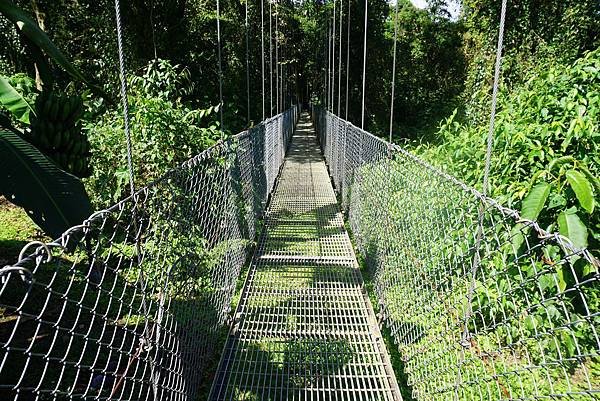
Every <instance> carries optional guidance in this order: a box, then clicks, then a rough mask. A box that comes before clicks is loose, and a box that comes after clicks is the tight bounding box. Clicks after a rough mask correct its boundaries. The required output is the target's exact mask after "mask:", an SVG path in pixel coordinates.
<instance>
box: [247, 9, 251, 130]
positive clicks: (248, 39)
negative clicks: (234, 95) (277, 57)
mask: <svg viewBox="0 0 600 401" xmlns="http://www.w3.org/2000/svg"><path fill="white" fill-rule="evenodd" d="M248 1H249V0H246V100H247V102H246V109H247V121H246V124H247V125H248V126H250V58H249V53H250V35H249V32H248V30H249V26H248Z"/></svg>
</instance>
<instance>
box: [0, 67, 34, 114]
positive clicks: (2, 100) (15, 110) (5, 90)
mask: <svg viewBox="0 0 600 401" xmlns="http://www.w3.org/2000/svg"><path fill="white" fill-rule="evenodd" d="M10 81H11V80H10V79H9V78H6V77H3V76H1V75H0V105H1V106H3V107H5V108H6V109H7V110H8V111H9V112H10V113H12V115H13V116H14V117H15V118H16V119H17V120H18V121H20V122H22V123H25V124H29V115H30V114H35V113H34V111H33V109H32V107H31V104H30V103H29V102H28V101H27V99H26V97H25V96H24V95H22V94H21V92H20V91H19V90H17V89H16V88H15V87H14V86H13V85H12V84H11V82H10ZM21 82H22V83H26V82H24V81H21Z"/></svg>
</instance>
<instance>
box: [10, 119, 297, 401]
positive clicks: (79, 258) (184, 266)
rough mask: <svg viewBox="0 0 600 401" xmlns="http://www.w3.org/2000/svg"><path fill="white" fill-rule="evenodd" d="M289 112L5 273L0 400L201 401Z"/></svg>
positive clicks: (29, 252)
mask: <svg viewBox="0 0 600 401" xmlns="http://www.w3.org/2000/svg"><path fill="white" fill-rule="evenodd" d="M297 116H298V111H297V110H296V109H295V108H293V109H290V110H288V111H286V112H285V113H282V114H280V115H277V116H275V117H273V118H271V119H269V120H266V121H265V122H264V123H262V124H260V125H258V126H256V127H254V128H252V129H250V130H248V131H245V132H243V133H241V134H238V135H235V136H233V137H231V138H230V139H228V140H226V141H225V142H220V143H218V144H217V145H215V146H214V147H212V148H210V149H208V150H206V151H205V152H203V153H201V154H200V155H198V156H196V157H194V158H192V159H191V160H189V161H187V162H186V163H184V164H183V165H181V166H179V167H177V168H175V169H173V170H172V171H170V172H168V173H167V174H165V175H164V176H163V177H162V178H160V179H159V180H157V181H156V182H153V183H151V184H150V185H148V186H147V187H144V188H142V189H140V190H138V191H137V193H136V194H135V196H133V197H129V198H127V199H124V200H123V201H121V202H119V203H118V204H116V205H114V206H113V207H111V208H109V209H106V210H102V211H99V212H97V213H95V214H93V215H92V216H90V217H89V218H88V219H87V220H86V221H84V222H82V224H81V225H79V226H76V227H73V228H71V229H69V230H68V231H67V232H65V233H64V234H63V235H62V236H61V237H60V238H58V239H57V240H56V241H54V242H52V243H47V244H44V243H37V242H34V243H31V244H29V245H28V246H27V247H26V248H25V249H23V251H22V252H21V254H22V255H21V256H20V257H19V259H20V260H19V261H18V262H17V263H15V264H14V265H12V266H6V267H4V268H2V270H1V275H0V278H1V282H0V285H1V286H0V311H1V313H2V318H1V322H0V344H1V345H2V353H1V354H0V394H1V396H2V397H1V398H2V399H14V400H34V399H36V400H46V399H60V400H63V399H65V400H67V399H68V400H74V399H76V400H79V399H111V400H149V399H155V400H195V399H197V396H198V388H199V385H200V383H201V382H202V381H206V380H207V377H206V374H207V372H206V371H205V367H206V363H207V362H208V361H209V360H210V359H211V358H215V355H214V352H215V350H217V348H219V347H220V344H219V342H220V341H221V340H222V339H223V336H224V334H225V332H224V331H223V328H224V326H225V325H226V324H227V323H228V319H229V316H230V305H231V300H232V296H233V295H234V293H235V291H236V285H237V283H238V278H239V274H240V270H241V268H242V267H243V265H244V263H245V262H246V260H247V259H248V256H249V251H250V250H251V248H252V246H251V245H252V244H253V241H254V239H255V236H256V233H257V225H258V224H259V219H260V218H261V215H262V212H263V211H264V208H265V205H266V202H267V198H268V196H269V194H270V192H271V190H272V189H273V187H274V183H275V179H276V177H277V174H278V171H279V169H280V167H281V165H282V163H283V157H284V153H285V150H286V148H287V145H288V143H289V140H290V138H291V135H292V133H293V129H294V124H295V122H296V120H297Z"/></svg>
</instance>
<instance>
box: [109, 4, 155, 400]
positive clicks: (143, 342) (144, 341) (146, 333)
mask: <svg viewBox="0 0 600 401" xmlns="http://www.w3.org/2000/svg"><path fill="white" fill-rule="evenodd" d="M115 20H116V25H117V51H118V56H119V75H120V80H121V88H120V92H121V103H122V106H123V123H124V130H125V138H126V147H127V169H128V171H129V190H130V191H131V199H132V201H133V207H132V211H131V212H132V220H133V227H134V230H135V233H136V235H135V248H136V256H137V261H138V265H140V266H141V263H142V251H141V249H140V238H139V233H138V223H137V196H136V192H135V182H134V178H135V174H134V169H133V152H132V140H131V127H130V121H129V102H128V99H127V76H126V75H125V57H124V55H123V53H124V52H123V30H122V27H121V6H120V3H119V0H115ZM137 284H138V285H139V286H140V287H141V288H142V289H145V288H146V280H145V277H144V270H143V269H140V272H139V275H138V281H137ZM141 303H142V310H143V313H144V316H148V306H147V305H146V298H145V297H142V302H141ZM159 324H160V322H159ZM154 327H155V326H153V328H154ZM152 332H153V330H151V329H150V328H149V325H148V323H144V330H143V332H142V335H141V337H140V342H139V344H138V347H137V350H136V352H135V353H134V354H132V355H130V356H129V361H128V363H127V365H126V367H125V371H124V372H123V374H122V375H118V376H117V379H116V380H115V382H114V384H113V386H112V389H111V392H110V395H109V397H108V398H109V399H110V398H112V397H113V396H114V395H115V394H116V393H117V391H119V389H120V387H121V385H122V384H123V382H124V380H125V377H126V376H127V374H128V372H129V369H130V367H131V366H132V364H133V362H134V361H135V359H138V358H139V357H140V355H141V353H142V352H143V351H144V349H146V347H147V346H148V345H149V338H150V337H152ZM150 377H151V381H152V393H153V399H155V400H156V396H157V393H158V391H157V382H159V380H160V378H159V377H158V373H157V375H156V376H155V371H154V365H153V363H150Z"/></svg>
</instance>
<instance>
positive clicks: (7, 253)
mask: <svg viewBox="0 0 600 401" xmlns="http://www.w3.org/2000/svg"><path fill="white" fill-rule="evenodd" d="M48 239H49V238H48V237H46V236H45V235H44V234H43V232H42V231H41V230H40V229H39V228H38V227H37V226H36V225H35V223H34V222H33V221H31V219H30V218H29V216H28V215H27V213H25V210H23V209H22V208H20V207H17V206H15V205H13V204H12V203H10V202H9V201H7V200H6V198H4V197H2V196H0V266H4V265H8V264H11V263H14V262H15V261H16V260H17V257H18V256H19V252H20V251H21V248H23V246H24V245H26V244H27V243H28V242H29V241H33V240H38V241H39V240H48Z"/></svg>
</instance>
